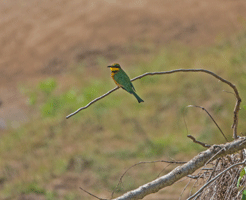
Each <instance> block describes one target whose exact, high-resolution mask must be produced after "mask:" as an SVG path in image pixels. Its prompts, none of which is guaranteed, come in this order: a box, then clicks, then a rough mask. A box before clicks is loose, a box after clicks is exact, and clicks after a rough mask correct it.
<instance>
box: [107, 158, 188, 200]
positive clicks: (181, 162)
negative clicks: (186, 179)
mask: <svg viewBox="0 0 246 200" xmlns="http://www.w3.org/2000/svg"><path fill="white" fill-rule="evenodd" d="M159 162H164V163H168V164H184V163H186V162H183V161H166V160H155V161H142V162H139V163H136V164H134V165H132V166H131V167H129V168H128V169H127V170H126V171H125V172H124V173H123V174H122V175H121V177H120V180H119V182H118V184H117V186H116V188H118V187H119V185H120V184H121V183H122V179H123V177H124V176H125V174H126V173H127V172H128V171H129V170H130V169H131V168H133V167H136V166H137V165H141V164H149V163H159ZM114 192H115V191H113V192H112V194H111V199H112V198H113V195H114Z"/></svg>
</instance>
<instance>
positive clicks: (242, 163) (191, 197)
mask: <svg viewBox="0 0 246 200" xmlns="http://www.w3.org/2000/svg"><path fill="white" fill-rule="evenodd" d="M245 163H246V159H245V160H244V161H243V162H240V163H236V164H234V165H231V166H230V167H228V168H226V169H225V170H224V171H222V172H220V173H219V174H218V175H217V176H215V177H214V178H213V179H211V180H210V181H208V182H207V183H206V184H204V185H203V186H202V187H201V188H200V189H199V190H198V191H197V192H196V193H195V194H193V195H192V196H190V197H189V198H188V199H187V200H191V199H193V198H194V197H195V196H196V195H198V194H199V193H200V192H202V191H203V190H204V189H205V188H206V187H207V186H208V185H209V184H210V183H212V182H213V181H215V180H216V179H217V178H219V177H220V176H221V175H222V174H224V173H225V172H227V171H228V170H230V169H231V168H233V167H236V166H238V165H244V164H245Z"/></svg>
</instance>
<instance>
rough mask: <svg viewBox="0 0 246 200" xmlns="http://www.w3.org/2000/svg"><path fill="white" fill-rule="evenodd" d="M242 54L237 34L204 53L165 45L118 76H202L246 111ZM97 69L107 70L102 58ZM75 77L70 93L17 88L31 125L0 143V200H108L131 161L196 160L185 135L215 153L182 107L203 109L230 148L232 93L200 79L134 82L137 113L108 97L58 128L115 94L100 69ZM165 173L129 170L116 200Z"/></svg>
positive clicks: (131, 103) (193, 114)
mask: <svg viewBox="0 0 246 200" xmlns="http://www.w3.org/2000/svg"><path fill="white" fill-rule="evenodd" d="M134 48H135V49H141V48H143V47H141V46H134ZM150 48H151V49H152V47H150ZM245 49H246V33H245V34H242V35H241V36H240V37H238V38H237V39H234V40H230V41H226V42H223V43H221V44H218V45H216V46H213V47H206V48H205V47H203V48H200V49H196V50H192V49H190V48H188V47H185V46H182V45H177V44H171V45H169V46H168V47H166V48H165V49H160V50H159V52H156V51H150V52H152V53H148V54H147V55H146V54H144V55H142V54H141V53H139V54H138V53H136V54H137V55H136V57H134V56H132V57H130V58H129V59H128V60H127V63H122V67H123V68H124V69H125V70H126V71H127V73H128V74H129V75H130V77H132V78H133V77H134V76H137V75H139V74H142V73H144V72H147V71H167V70H171V69H178V68H204V69H208V70H211V71H213V72H215V73H217V74H218V75H220V76H222V77H223V78H225V79H227V80H229V81H231V82H232V83H234V84H236V85H237V87H238V89H239V92H240V95H241V97H242V100H243V103H242V104H243V105H245V99H246V92H245V91H246V90H245V88H246V56H245V55H246V52H245ZM146 60H147V61H146ZM97 61H98V63H99V64H100V65H101V63H107V59H106V58H104V57H99V58H98V59H97ZM130 63H135V64H134V65H130ZM127 65H128V66H127ZM84 67H85V66H84V65H83V64H81V65H80V66H79V67H78V69H77V70H75V71H76V72H74V74H70V75H71V76H73V77H74V79H75V80H74V82H73V83H74V84H72V85H71V87H70V88H71V89H64V88H63V87H62V86H61V85H62V84H61V83H60V82H59V81H58V80H56V79H54V78H49V79H46V80H43V81H42V82H40V83H39V84H38V85H37V86H25V87H22V88H21V91H22V92H23V93H24V94H25V95H26V96H27V97H28V98H29V101H28V102H29V104H30V108H31V109H32V114H33V117H32V118H31V119H30V121H29V122H28V123H26V124H23V126H22V127H20V128H18V129H15V130H9V131H8V133H6V134H3V135H1V139H0V160H1V162H0V168H1V169H2V170H1V171H0V188H1V192H0V198H11V199H15V198H17V196H18V195H20V194H30V193H35V194H42V195H44V196H45V197H46V199H57V198H60V199H78V197H81V196H83V199H86V198H88V199H89V197H88V196H87V195H86V194H84V193H83V192H81V190H79V187H85V188H86V189H87V190H89V191H90V192H92V193H97V194H98V195H99V196H100V195H102V196H103V195H108V196H109V195H110V192H107V191H111V190H113V189H114V188H115V186H116V185H117V183H118V181H119V178H120V176H121V175H122V173H123V172H124V171H125V170H126V169H127V168H128V167H130V166H131V165H133V164H135V163H138V162H139V161H143V160H145V161H150V160H161V159H162V160H165V159H166V160H170V158H175V159H177V160H183V161H185V160H188V159H189V158H191V157H192V156H194V155H196V154H197V153H198V152H200V151H202V150H203V148H202V147H201V146H199V145H197V144H194V143H193V142H192V141H191V140H190V139H188V138H187V137H186V135H188V134H191V135H193V136H194V137H195V138H196V139H197V140H200V141H202V142H205V143H208V144H218V143H224V142H225V140H224V138H223V136H222V135H221V133H220V132H219V130H218V129H217V127H216V126H215V124H214V123H213V122H212V121H211V119H210V118H209V117H208V116H207V114H206V113H205V112H204V111H202V110H201V109H199V108H187V106H188V105H200V106H203V107H205V108H206V109H207V110H208V111H209V112H210V114H211V115H212V116H213V117H214V119H215V120H216V122H217V123H218V124H219V126H220V127H221V129H222V130H223V131H224V133H225V135H226V136H227V138H229V139H230V140H232V130H231V128H230V126H231V123H232V117H233V109H234V104H235V98H234V96H233V94H231V93H228V92H232V90H231V88H229V87H228V86H227V85H225V84H224V83H221V82H218V80H217V79H215V78H213V77H211V76H209V75H207V74H202V73H196V74H194V73H193V74H191V73H185V74H184V73H178V74H172V75H160V76H152V77H150V76H149V77H148V76H147V77H145V78H143V79H141V80H137V81H135V82H134V86H135V88H136V90H137V92H138V94H139V95H140V96H141V97H142V98H143V99H144V100H145V102H144V103H142V104H138V103H136V100H135V99H134V97H133V96H131V95H129V94H127V93H126V92H125V91H123V90H117V91H116V92H114V93H112V94H110V95H109V96H107V97H106V98H104V99H102V100H100V101H99V102H97V103H95V104H93V105H92V106H91V107H89V108H88V109H86V110H83V111H81V112H80V113H79V114H77V115H75V116H73V117H72V118H70V119H68V120H66V119H65V116H66V115H68V114H70V113H71V112H73V111H75V110H76V109H78V108H79V107H81V106H84V105H86V104H87V103H89V102H90V101H91V100H93V99H94V98H96V97H98V96H100V95H102V94H104V93H106V92H107V91H108V90H110V89H112V88H113V87H115V85H114V83H113V82H112V80H111V77H110V72H109V71H108V69H107V68H106V64H105V66H104V67H102V66H101V67H98V68H97V70H98V72H97V74H100V78H98V77H97V78H92V77H93V76H90V74H88V70H86V73H85V70H84ZM80 68H82V69H80ZM88 77H89V78H88ZM27 88H28V89H27ZM223 90H225V91H228V92H224V91H223ZM244 108H245V106H244ZM239 117H240V119H239V133H240V132H241V131H243V130H245V125H244V124H245V123H244V122H245V120H246V111H245V110H241V111H240V115H239ZM184 119H185V121H186V124H187V129H186V125H185V123H184ZM166 166H167V165H166V164H163V163H159V164H155V166H154V165H144V166H143V165H141V166H138V167H136V168H132V169H131V170H130V171H129V172H128V173H127V175H126V176H125V177H124V179H123V185H121V186H120V188H118V192H119V193H122V192H124V191H127V190H129V189H133V188H136V187H137V186H138V185H141V184H143V183H145V182H146V181H150V180H152V179H154V178H156V177H157V176H158V173H160V172H161V171H162V170H163V169H164V168H165V167H166ZM167 170H169V169H165V170H164V171H163V172H162V173H165V172H166V171H167ZM1 181H2V182H3V184H2V186H1Z"/></svg>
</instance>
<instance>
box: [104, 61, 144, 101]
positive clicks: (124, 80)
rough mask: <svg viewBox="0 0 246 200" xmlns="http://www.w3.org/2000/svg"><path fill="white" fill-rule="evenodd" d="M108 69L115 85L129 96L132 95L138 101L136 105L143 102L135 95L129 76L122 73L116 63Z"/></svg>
mask: <svg viewBox="0 0 246 200" xmlns="http://www.w3.org/2000/svg"><path fill="white" fill-rule="evenodd" d="M108 67H109V68H110V69H111V77H112V79H113V80H114V82H115V83H116V85H118V86H119V87H121V88H122V89H124V90H126V91H127V92H129V93H130V94H133V95H134V96H135V97H136V99H137V100H138V103H141V102H144V101H143V99H141V98H140V97H139V96H138V95H137V94H136V92H135V88H134V86H133V85H132V82H131V81H130V78H129V76H128V75H127V74H126V73H125V72H124V71H123V69H122V68H121V67H120V65H119V64H118V63H114V64H113V65H110V66H108Z"/></svg>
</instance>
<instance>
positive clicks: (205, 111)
mask: <svg viewBox="0 0 246 200" xmlns="http://www.w3.org/2000/svg"><path fill="white" fill-rule="evenodd" d="M188 107H196V108H201V109H202V110H204V111H205V112H206V113H207V114H208V116H209V117H210V118H211V119H212V121H213V122H214V123H215V125H216V126H217V128H218V129H219V130H220V132H221V134H222V135H223V136H224V138H225V140H226V141H227V142H229V141H228V140H227V138H226V136H225V134H224V133H223V131H222V130H221V128H220V127H219V125H218V124H217V122H216V121H215V120H214V118H213V117H212V115H211V114H210V113H209V112H208V111H207V110H206V109H205V108H204V107H202V106H196V105H189V106H188Z"/></svg>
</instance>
